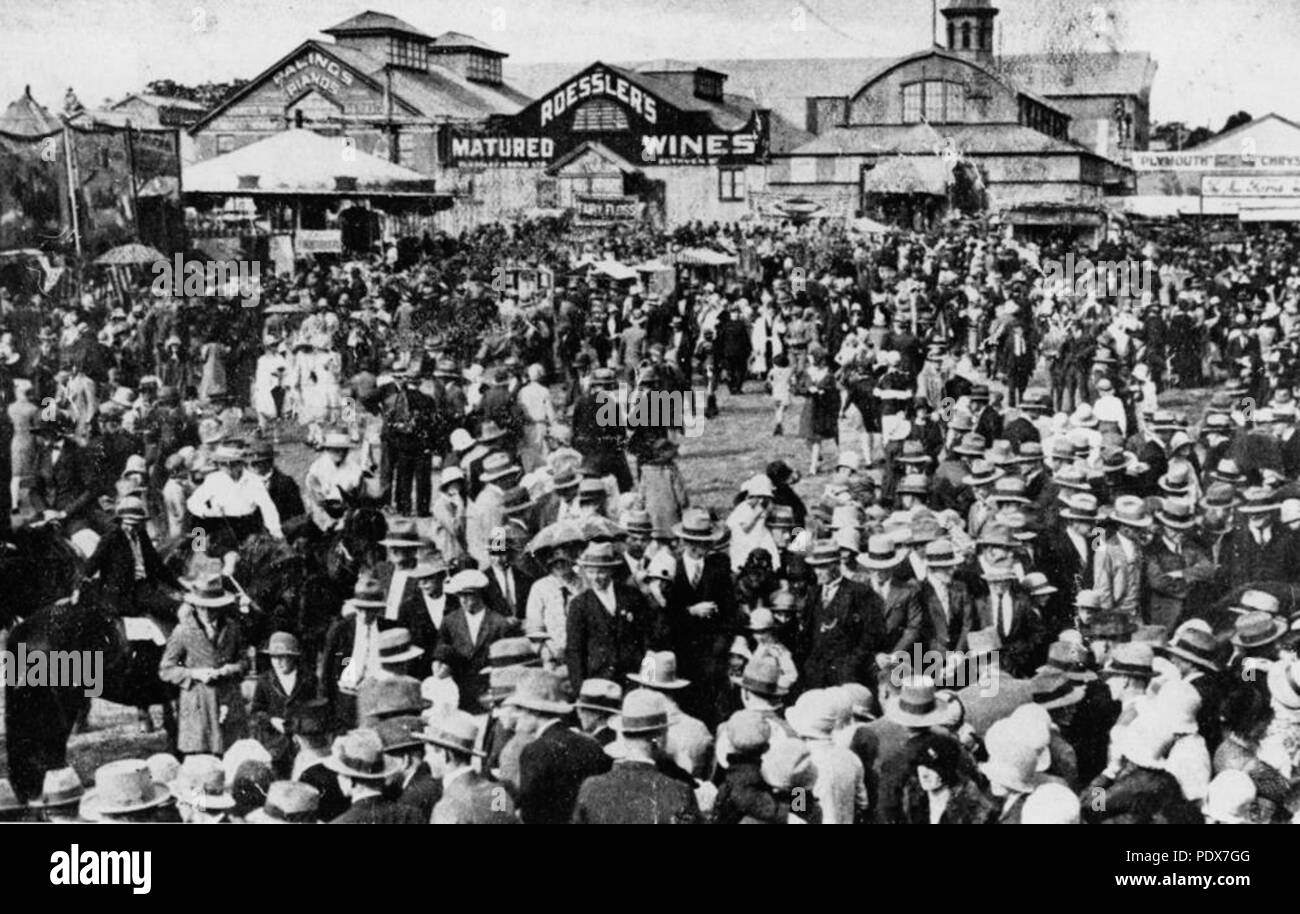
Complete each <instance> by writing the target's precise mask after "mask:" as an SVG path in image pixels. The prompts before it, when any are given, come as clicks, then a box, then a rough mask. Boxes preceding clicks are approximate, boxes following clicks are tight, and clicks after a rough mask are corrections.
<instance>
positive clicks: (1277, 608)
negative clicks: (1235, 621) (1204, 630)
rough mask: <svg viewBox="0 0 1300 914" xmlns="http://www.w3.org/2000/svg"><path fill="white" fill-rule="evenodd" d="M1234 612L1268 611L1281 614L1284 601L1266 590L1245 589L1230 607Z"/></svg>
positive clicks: (1270, 613)
mask: <svg viewBox="0 0 1300 914" xmlns="http://www.w3.org/2000/svg"><path fill="white" fill-rule="evenodd" d="M1228 611H1229V612H1234V613H1252V612H1260V613H1268V614H1269V615H1270V616H1279V617H1280V616H1281V614H1282V601H1281V600H1279V599H1278V598H1277V597H1275V596H1274V595H1273V594H1271V593H1269V592H1268V591H1266V590H1243V591H1242V592H1241V593H1240V594H1239V595H1238V596H1237V599H1236V600H1235V601H1233V604H1232V605H1231V606H1229V607H1228Z"/></svg>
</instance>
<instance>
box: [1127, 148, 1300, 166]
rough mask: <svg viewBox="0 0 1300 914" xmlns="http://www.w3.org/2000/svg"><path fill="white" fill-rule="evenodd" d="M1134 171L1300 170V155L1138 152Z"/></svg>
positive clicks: (1135, 157) (1134, 157)
mask: <svg viewBox="0 0 1300 914" xmlns="http://www.w3.org/2000/svg"><path fill="white" fill-rule="evenodd" d="M1132 164H1133V170H1134V171H1244V170H1247V171H1248V170H1254V171H1300V155H1251V156H1245V155H1235V154H1222V153H1217V154H1216V153H1212V152H1196V151H1195V150H1192V151H1190V152H1135V153H1133V163H1132Z"/></svg>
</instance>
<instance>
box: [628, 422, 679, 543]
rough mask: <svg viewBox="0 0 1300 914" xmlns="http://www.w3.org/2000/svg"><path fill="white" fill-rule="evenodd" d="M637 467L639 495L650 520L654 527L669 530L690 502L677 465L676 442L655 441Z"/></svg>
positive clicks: (677, 521)
mask: <svg viewBox="0 0 1300 914" xmlns="http://www.w3.org/2000/svg"><path fill="white" fill-rule="evenodd" d="M640 471H641V480H640V483H639V486H640V489H641V497H642V499H643V500H644V501H645V508H646V510H647V511H649V512H650V522H651V524H652V525H653V527H654V529H655V530H671V529H672V528H673V527H674V526H675V525H676V524H678V523H679V522H680V521H681V519H682V512H683V511H685V510H686V509H687V508H689V507H690V506H691V500H690V494H689V493H688V491H687V489H686V480H685V479H683V478H682V472H681V470H680V469H678V468H677V445H676V444H675V443H673V442H672V441H669V440H667V439H666V438H665V439H661V440H659V441H657V442H656V443H655V449H654V452H653V454H651V455H650V456H648V457H647V458H646V460H645V462H644V463H642V464H641V465H640Z"/></svg>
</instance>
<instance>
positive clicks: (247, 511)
mask: <svg viewBox="0 0 1300 914" xmlns="http://www.w3.org/2000/svg"><path fill="white" fill-rule="evenodd" d="M185 505H186V507H188V508H189V509H190V513H191V514H193V515H194V516H195V517H213V518H215V517H248V516H249V515H251V514H254V513H255V512H258V511H261V512H262V523H263V524H264V525H265V526H266V531H267V532H268V533H270V534H271V536H273V537H275V538H276V539H283V537H284V534H283V533H281V532H280V512H279V511H277V510H276V509H275V503H274V502H272V501H271V496H270V493H268V492H267V491H266V486H265V485H264V484H263V483H262V480H260V479H258V478H257V477H256V476H254V475H252V474H251V473H244V474H243V475H241V476H240V477H239V481H238V482H236V481H235V480H234V479H232V478H231V477H230V475H229V474H228V473H227V472H226V471H225V470H216V471H215V472H213V473H211V474H209V476H208V478H207V479H205V480H203V483H202V484H201V485H200V486H199V487H198V488H197V489H195V490H194V493H193V494H192V495H190V497H189V499H188V500H187V501H186V502H185Z"/></svg>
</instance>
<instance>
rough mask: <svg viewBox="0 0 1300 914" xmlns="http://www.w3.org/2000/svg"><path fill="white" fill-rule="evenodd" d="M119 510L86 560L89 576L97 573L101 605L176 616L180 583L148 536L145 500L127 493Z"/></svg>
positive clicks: (117, 612) (116, 611)
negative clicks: (114, 520) (175, 594)
mask: <svg viewBox="0 0 1300 914" xmlns="http://www.w3.org/2000/svg"><path fill="white" fill-rule="evenodd" d="M114 514H115V515H116V517H117V521H118V522H117V523H116V524H115V525H114V526H113V528H112V529H111V530H109V532H108V533H106V534H105V535H104V537H103V538H102V539H101V540H100V541H99V545H98V546H97V547H96V549H95V552H94V554H93V555H91V557H90V561H89V562H87V564H86V577H87V578H88V579H90V578H96V577H97V578H98V586H99V600H100V605H101V606H103V607H105V608H106V609H107V610H108V611H109V612H110V613H111V614H112V615H114V616H118V617H123V616H152V617H155V618H159V619H166V620H171V619H174V618H175V616H176V601H177V597H175V596H173V593H172V592H175V591H179V590H180V589H181V585H180V581H179V580H177V578H176V575H174V574H173V573H172V572H171V570H170V569H169V568H167V566H166V565H164V564H163V562H162V559H160V558H159V557H158V552H157V551H156V550H155V549H154V545H153V542H152V541H151V540H150V539H149V533H148V531H147V530H146V529H145V521H146V520H148V517H149V514H148V511H147V509H146V508H145V503H144V499H142V498H140V497H139V496H138V495H128V496H125V497H123V498H121V499H119V500H118V503H117V508H116V509H115V511H114Z"/></svg>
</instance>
